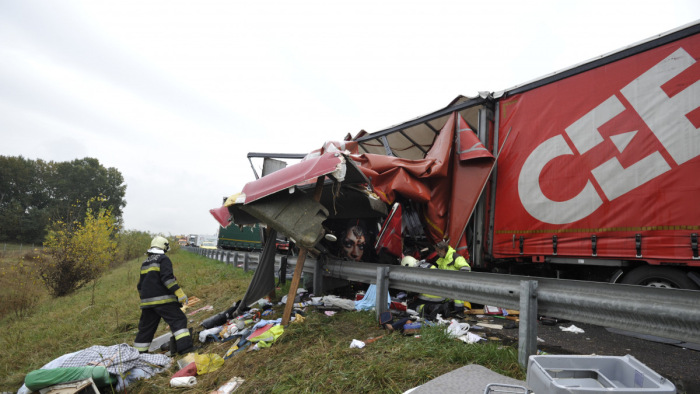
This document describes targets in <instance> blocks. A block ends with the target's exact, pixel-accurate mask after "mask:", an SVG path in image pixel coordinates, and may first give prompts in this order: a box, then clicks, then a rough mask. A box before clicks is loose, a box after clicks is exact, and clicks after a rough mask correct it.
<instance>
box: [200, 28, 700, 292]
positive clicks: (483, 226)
mask: <svg viewBox="0 0 700 394" xmlns="http://www.w3.org/2000/svg"><path fill="white" fill-rule="evenodd" d="M699 57H700V22H696V23H693V24H690V25H687V26H684V27H681V28H679V29H676V30H673V31H670V32H667V33H664V34H661V35H659V36H656V37H653V38H651V39H648V40H645V41H643V42H640V43H637V44H634V45H631V46H629V47H626V48H623V49H621V50H618V51H615V52H612V53H609V54H607V55H604V56H601V57H599V58H596V59H593V60H591V61H588V62H585V63H582V64H579V65H576V66H574V67H571V68H568V69H565V70H562V71H559V72H556V73H553V74H551V75H548V76H546V77H544V78H540V79H537V80H535V81H532V82H528V83H525V84H522V85H519V86H516V87H513V88H510V89H506V90H504V91H501V92H496V93H488V92H485V93H480V94H479V95H478V96H477V97H471V98H470V97H463V96H460V97H458V98H457V99H455V100H453V101H452V102H451V103H450V104H449V105H448V106H446V107H445V108H442V109H440V110H438V111H435V112H433V113H430V114H427V115H424V116H421V117H419V118H416V119H413V120H411V121H408V122H404V123H401V124H399V125H397V126H394V127H391V128H388V129H385V130H380V131H377V132H374V133H366V132H360V133H359V134H358V135H356V136H355V137H350V136H349V137H346V140H345V141H343V142H341V143H334V144H330V143H327V144H326V145H324V148H323V149H320V150H318V151H315V152H312V153H311V154H310V155H308V156H307V158H306V159H305V160H304V161H302V162H301V163H299V164H297V165H293V166H289V167H287V168H286V169H284V170H283V171H280V172H279V173H277V174H276V175H275V177H276V178H275V179H273V178H268V177H263V178H261V179H260V180H258V181H255V182H251V183H249V184H247V185H246V187H245V188H244V190H243V192H241V193H240V194H236V195H234V196H232V198H230V199H229V202H228V203H227V204H225V206H224V207H222V208H220V209H219V211H218V215H217V214H215V215H214V216H215V217H218V219H219V221H220V223H222V225H223V223H226V222H227V220H230V217H229V216H228V215H229V214H230V215H232V217H233V221H234V222H236V223H238V224H245V222H251V221H264V222H265V223H266V224H267V225H268V226H271V227H273V228H276V229H277V230H278V231H279V232H281V233H283V234H285V235H287V236H291V237H292V238H295V237H298V238H299V239H302V238H304V239H307V240H308V241H307V242H306V243H307V244H306V245H304V246H306V247H308V248H311V249H312V251H315V252H317V253H320V254H323V253H326V254H331V255H334V254H335V255H339V253H340V252H342V245H332V244H329V242H331V241H328V239H338V238H342V234H344V233H343V231H344V229H347V228H349V227H346V225H347V223H350V224H353V223H354V224H356V225H357V226H359V225H360V223H362V226H363V227H362V229H363V230H362V231H363V234H366V235H367V237H366V241H367V245H371V246H372V247H373V248H372V251H371V252H372V253H365V256H370V255H371V256H372V259H373V261H376V262H380V263H385V262H388V263H390V264H391V263H397V264H398V261H400V259H401V257H402V256H404V255H413V256H416V257H419V258H420V257H424V256H420V255H419V252H418V251H419V250H424V249H425V247H429V246H430V245H432V244H434V243H435V242H437V241H438V240H440V239H446V240H448V241H449V243H450V245H452V246H453V247H454V248H455V249H456V250H458V252H459V253H461V254H463V255H465V256H467V257H469V258H470V261H471V264H472V266H473V268H474V269H476V270H484V271H492V272H508V273H517V274H530V275H545V276H552V277H560V278H567V279H572V278H573V279H583V280H598V281H609V282H616V283H627V284H638V285H647V286H662V287H677V288H689V289H700V255H699V252H698V233H699V232H700V231H699V230H700V203H699V202H698V199H700V175H699V174H700V157H698V156H700V130H698V127H699V126H700V65H699V64H698V63H697V59H698V58H699ZM324 166H325V167H324ZM283 172H284V173H283ZM319 176H320V177H322V178H323V177H324V176H325V177H326V178H325V179H326V187H325V189H324V190H323V193H322V196H323V197H322V198H321V199H320V201H319V204H320V205H319V207H318V209H316V208H314V207H313V206H312V205H313V202H311V199H310V198H303V199H301V200H299V198H300V197H301V196H303V195H304V194H306V195H307V196H308V195H310V194H311V188H312V186H313V184H314V181H315V180H316V179H318V177H319ZM266 178H267V179H266ZM292 191H297V193H296V195H294V194H293V193H291V192H292ZM291 196H294V197H291ZM292 199H297V200H295V202H292ZM272 200H275V201H276V202H274V203H273V204H270V203H267V202H266V201H268V202H269V201H272ZM280 200H284V201H286V202H284V203H281V202H280ZM302 200H303V204H305V205H304V206H305V208H304V209H303V210H302V211H304V212H312V213H313V215H315V220H300V219H299V218H298V217H296V218H294V219H293V220H287V219H284V220H280V219H279V217H280V212H283V211H284V212H287V211H286V210H288V208H289V207H290V206H294V205H295V204H301V202H302ZM365 200H366V201H365ZM377 200H379V201H381V203H379V204H378V203H377ZM265 204H267V205H268V206H266V207H262V208H261V207H260V206H259V205H265ZM394 204H399V205H401V206H402V207H403V209H402V210H401V211H400V212H401V214H400V215H393V214H392V215H391V216H392V218H394V216H397V217H401V225H399V226H396V223H394V225H393V227H392V228H394V229H397V228H401V229H402V234H401V235H402V237H403V239H404V242H403V245H402V249H403V250H398V251H397V250H386V248H385V246H386V245H385V244H383V243H382V242H383V239H382V238H383V234H385V233H386V231H382V229H381V228H380V227H381V226H384V227H385V228H386V226H389V225H390V223H389V220H387V219H386V218H387V216H388V215H389V212H390V211H391V212H396V210H391V209H390V208H391V207H392V206H393V205H394ZM256 205H258V206H256ZM273 205H277V206H279V207H281V208H278V209H277V208H276V209H273V210H270V209H269V208H270V207H271V206H273ZM310 207H311V208H310ZM212 211H213V212H212V213H214V211H215V210H212ZM394 219H395V218H394ZM394 219H392V220H394ZM240 222H243V223H240ZM293 222H294V223H305V224H306V225H308V228H307V229H305V230H304V231H306V234H299V233H297V231H296V230H295V229H294V226H292V225H290V223H293ZM314 223H316V224H314ZM324 233H325V234H328V233H334V235H336V236H334V237H323V234H324ZM370 240H371V242H370ZM394 240H395V234H394ZM341 241H342V240H341ZM302 243H303V242H302ZM393 244H396V243H395V242H393ZM383 252H390V253H389V255H390V256H392V257H393V258H388V259H386V258H384V257H386V253H383Z"/></svg>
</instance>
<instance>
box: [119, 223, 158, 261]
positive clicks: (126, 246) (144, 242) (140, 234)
mask: <svg viewBox="0 0 700 394" xmlns="http://www.w3.org/2000/svg"><path fill="white" fill-rule="evenodd" d="M151 238H153V237H152V236H151V234H149V233H147V232H144V231H136V230H128V231H122V232H120V233H119V235H118V236H117V245H118V246H117V248H118V253H117V259H116V261H115V263H116V264H117V265H118V264H121V263H124V262H127V261H129V260H133V259H135V258H137V257H141V256H143V255H144V254H145V253H146V250H147V249H148V246H149V245H150V244H151Z"/></svg>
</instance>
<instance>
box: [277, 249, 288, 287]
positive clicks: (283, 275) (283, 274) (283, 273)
mask: <svg viewBox="0 0 700 394" xmlns="http://www.w3.org/2000/svg"><path fill="white" fill-rule="evenodd" d="M279 282H280V284H281V285H283V284H286V283H287V256H282V258H280V277H279Z"/></svg>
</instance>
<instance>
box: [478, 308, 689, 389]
mask: <svg viewBox="0 0 700 394" xmlns="http://www.w3.org/2000/svg"><path fill="white" fill-rule="evenodd" d="M492 322H493V323H496V324H504V323H505V321H504V320H502V319H497V318H493V320H492ZM572 324H573V325H575V326H576V327H578V328H581V329H583V331H584V333H581V334H575V333H571V332H566V331H562V330H561V328H560V327H570V326H571V325H572ZM487 333H488V335H493V336H497V337H500V338H502V339H503V340H504V341H517V339H518V329H517V328H512V329H503V330H492V329H489V330H488V332H487ZM537 338H538V345H537V349H538V350H539V351H544V352H547V353H548V354H577V355H599V356H624V355H626V354H629V355H631V356H633V357H634V358H636V359H637V360H639V361H640V362H642V363H644V364H645V365H646V366H647V367H649V368H651V369H652V370H654V371H656V372H657V373H658V374H660V375H661V376H663V377H665V378H666V379H668V380H670V381H671V382H673V384H675V385H676V390H677V392H678V393H700V345H698V344H686V345H687V347H684V346H678V345H675V344H669V343H660V342H657V341H651V340H647V339H640V338H635V337H633V336H629V335H623V334H619V333H616V332H611V331H610V330H607V329H606V328H604V327H600V326H594V325H591V324H585V323H577V322H571V321H566V322H559V323H557V324H555V325H553V326H550V325H544V324H541V322H538V324H537ZM671 342H677V341H671ZM693 348H694V349H696V350H693Z"/></svg>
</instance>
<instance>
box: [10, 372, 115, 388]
mask: <svg viewBox="0 0 700 394" xmlns="http://www.w3.org/2000/svg"><path fill="white" fill-rule="evenodd" d="M88 378H92V380H93V381H94V382H95V385H96V386H97V387H102V386H108V385H111V384H115V383H117V378H116V376H114V377H113V376H112V375H110V374H109V372H107V368H105V367H68V368H53V369H37V370H34V371H32V372H29V373H28V374H27V376H26V377H25V378H24V385H25V386H27V388H28V389H29V390H32V391H38V390H40V389H43V388H44V387H49V386H53V385H55V384H61V383H68V382H75V381H78V380H85V379H88Z"/></svg>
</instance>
